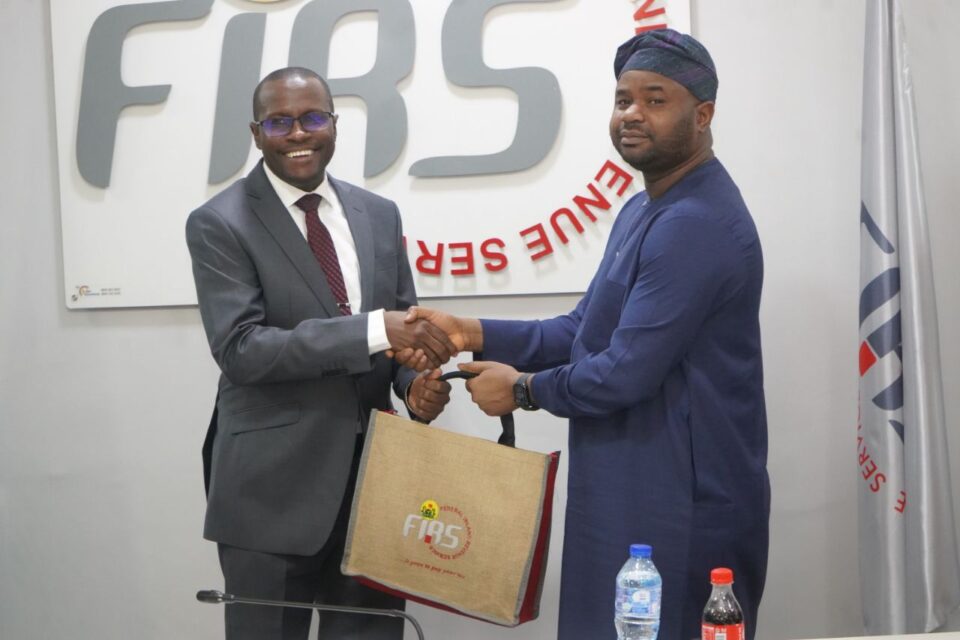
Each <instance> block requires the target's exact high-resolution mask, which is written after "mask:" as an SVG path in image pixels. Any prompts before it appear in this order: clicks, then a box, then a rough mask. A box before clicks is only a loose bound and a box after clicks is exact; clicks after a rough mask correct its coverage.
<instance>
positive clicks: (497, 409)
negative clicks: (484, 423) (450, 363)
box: [459, 361, 520, 416]
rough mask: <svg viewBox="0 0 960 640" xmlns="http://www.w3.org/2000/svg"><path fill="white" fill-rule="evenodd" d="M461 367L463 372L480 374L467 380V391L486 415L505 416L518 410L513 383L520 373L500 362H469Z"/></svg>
mask: <svg viewBox="0 0 960 640" xmlns="http://www.w3.org/2000/svg"><path fill="white" fill-rule="evenodd" d="M459 366H460V370H461V371H469V372H471V373H478V374H480V375H478V376H477V377H476V378H471V379H470V380H467V391H469V392H470V397H471V398H472V399H473V401H474V402H475V403H477V406H478V407H480V409H481V411H483V412H484V413H485V414H487V415H488V416H503V415H506V414H508V413H510V412H512V411H513V410H514V409H516V408H517V403H516V401H514V399H513V383H514V382H516V381H517V378H519V377H520V372H519V371H517V370H516V369H514V368H513V367H511V366H510V365H508V364H503V363H500V362H483V361H481V362H467V363H464V364H461V365H459Z"/></svg>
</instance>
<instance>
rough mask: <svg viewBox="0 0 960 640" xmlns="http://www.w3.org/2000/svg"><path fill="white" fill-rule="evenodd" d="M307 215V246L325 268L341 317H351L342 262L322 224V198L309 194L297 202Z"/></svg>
mask: <svg viewBox="0 0 960 640" xmlns="http://www.w3.org/2000/svg"><path fill="white" fill-rule="evenodd" d="M296 204H297V206H298V207H300V208H301V209H303V212H304V213H305V214H306V215H307V244H309V245H310V250H311V251H313V255H315V256H316V257H317V262H319V263H320V266H321V267H323V272H324V273H325V274H326V276H327V284H328V285H330V291H332V292H333V297H334V299H335V300H336V301H337V306H338V307H339V308H340V313H341V315H345V316H349V315H350V300H349V299H348V298H347V287H346V286H345V285H344V284H343V272H342V271H340V260H338V259H337V248H336V247H334V246H333V238H331V237H330V232H329V231H328V230H327V227H326V225H324V224H323V223H322V222H320V216H319V215H318V214H317V207H319V206H320V196H319V195H317V194H316V193H308V194H307V195H305V196H303V197H302V198H300V199H299V200H297V202H296Z"/></svg>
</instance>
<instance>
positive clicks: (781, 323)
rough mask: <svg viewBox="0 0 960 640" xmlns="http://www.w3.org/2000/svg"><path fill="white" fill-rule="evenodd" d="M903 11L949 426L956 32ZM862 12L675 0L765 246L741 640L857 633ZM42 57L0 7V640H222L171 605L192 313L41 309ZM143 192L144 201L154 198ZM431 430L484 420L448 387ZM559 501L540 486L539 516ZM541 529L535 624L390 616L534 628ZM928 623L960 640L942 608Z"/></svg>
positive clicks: (31, 21)
mask: <svg viewBox="0 0 960 640" xmlns="http://www.w3.org/2000/svg"><path fill="white" fill-rule="evenodd" d="M580 1H581V2H588V1H589V2H597V1H600V0H580ZM604 1H613V0H604ZM904 4H906V5H907V7H906V17H907V20H908V22H907V28H908V38H909V42H910V44H911V48H912V52H913V59H914V65H913V67H914V80H915V84H916V92H917V106H918V110H919V114H920V118H921V131H920V136H921V144H922V149H921V150H922V160H923V163H924V169H925V178H926V184H927V202H928V209H929V218H930V227H931V235H932V238H933V251H934V266H935V270H936V278H937V281H936V286H937V293H938V295H939V304H940V313H941V316H940V327H941V345H942V356H943V358H942V359H943V367H944V369H943V373H944V388H945V392H946V394H945V395H946V401H947V416H948V420H952V421H953V422H954V423H955V422H956V420H957V418H958V417H960V399H958V396H957V394H956V393H955V391H956V390H957V388H958V384H960V336H958V332H957V330H956V327H957V326H958V325H960V323H958V320H960V282H958V278H957V277H956V276H955V274H956V272H957V270H958V266H960V256H958V253H957V252H956V251H955V250H954V248H953V246H952V245H953V242H954V240H955V239H956V238H957V237H960V234H958V226H960V223H958V221H957V220H958V218H957V216H956V215H953V209H952V205H953V204H954V203H955V202H957V200H958V196H960V193H958V191H960V186H958V184H957V180H956V179H955V177H954V176H955V173H956V171H955V169H954V167H955V166H957V162H955V160H957V155H958V152H957V148H958V143H960V125H958V124H957V123H956V120H955V117H954V112H955V105H957V104H960V88H958V86H957V83H956V82H952V75H953V70H952V66H951V64H950V62H951V58H952V56H951V50H950V45H951V44H952V43H953V42H954V40H955V37H954V34H956V33H958V32H960V29H958V27H960V5H957V4H956V3H950V2H949V0H909V1H908V2H905V3H904ZM863 10H864V2H863V1H860V0H858V1H852V0H833V1H831V0H817V1H813V0H806V1H804V2H800V1H799V0H795V1H793V2H785V1H783V2H770V1H769V0H723V1H722V2H720V1H719V0H698V1H695V2H694V30H695V33H697V34H698V35H699V36H700V37H701V38H702V39H703V40H704V41H705V42H706V44H707V45H708V46H709V48H710V49H711V52H712V53H713V55H714V58H715V59H716V62H717V64H718V67H719V71H720V78H721V84H720V97H719V103H718V116H717V126H716V133H717V135H716V139H717V145H716V146H717V151H718V155H719V156H720V158H721V159H722V160H723V161H724V162H725V163H726V165H727V167H728V169H729V170H730V171H731V173H732V174H733V175H734V177H735V178H736V179H737V180H738V182H739V184H740V187H741V189H742V190H743V192H744V194H745V196H746V199H747V202H748V204H749V205H750V207H751V209H752V211H753V213H754V216H755V218H756V220H757V224H758V226H759V229H760V233H761V238H762V240H763V243H764V249H765V254H766V264H767V276H766V287H765V290H764V299H763V308H762V321H763V331H764V336H763V337H764V355H765V363H766V371H767V378H766V380H767V385H766V387H767V398H768V407H769V424H770V464H769V467H770V473H771V477H772V483H773V491H774V493H773V516H772V522H771V527H772V543H771V558H770V571H769V577H768V588H767V592H766V595H765V598H764V601H763V604H762V607H761V613H760V623H759V628H758V636H759V637H761V638H764V639H775V640H776V639H787V638H800V637H827V636H844V635H854V634H856V633H858V632H859V630H860V618H859V604H860V600H859V586H858V577H857V525H856V489H857V482H858V478H857V467H856V462H855V450H856V446H855V445H856V443H855V424H856V422H855V421H856V396H857V388H856V349H857V327H856V322H857V301H858V295H859V290H858V283H857V277H858V276H857V274H858V267H857V264H858V262H857V252H858V247H857V243H858V239H859V218H858V216H859V202H858V201H859V194H858V181H859V135H860V132H859V119H860V82H861V61H862V43H863ZM611 53H612V52H611ZM50 62H51V61H50V35H49V28H48V5H47V3H46V2H37V1H36V0H0V80H2V87H3V89H2V91H3V99H2V101H0V149H2V150H3V155H2V156H0V192H2V193H3V194H4V196H5V197H4V199H3V200H2V204H0V210H2V218H0V219H2V223H3V226H2V227H0V229H2V231H0V300H2V306H0V309H2V314H0V336H2V338H0V638H2V639H3V640H21V639H32V638H61V637H63V638H66V637H70V638H77V639H80V640H87V639H90V640H93V639H101V638H142V639H146V640H167V639H179V638H217V637H221V624H220V617H221V615H222V610H221V609H220V608H218V607H212V606H208V605H201V604H199V603H196V602H195V601H194V600H193V594H194V593H195V591H196V590H197V589H199V588H208V587H209V588H216V587H218V586H219V585H220V584H221V579H220V574H219V568H218V566H217V562H216V553H215V548H214V545H213V544H212V543H209V542H205V541H203V540H202V539H201V537H200V530H201V522H202V515H203V506H204V505H203V495H202V480H201V474H200V460H199V449H200V444H201V442H202V438H203V433H204V428H205V424H206V420H207V418H208V415H209V411H210V408H211V402H212V400H213V393H214V384H215V380H216V370H215V367H214V365H213V363H212V361H211V359H210V357H209V355H208V354H207V350H206V344H205V341H204V337H203V335H202V331H201V328H200V324H199V317H198V314H197V311H196V309H193V308H180V309H152V310H113V311H98V312H68V311H67V310H66V309H65V308H64V307H63V304H62V290H63V282H62V275H61V274H62V260H61V257H60V240H59V237H60V233H59V211H58V206H59V205H58V201H57V196H56V195H55V194H56V193H57V172H56V159H55V157H54V148H55V139H54V133H53V131H54V123H53V94H52V73H51V70H50V69H51V66H50ZM597 72H598V73H609V70H608V69H598V70H597ZM597 117H598V118H600V119H601V120H603V119H605V118H606V114H597ZM185 151H186V152H189V150H185ZM148 197H152V198H162V197H163V192H162V185H157V192H156V193H152V194H148ZM401 204H402V203H401ZM574 302H575V299H574V298H572V297H527V298H509V299H503V298H501V299H481V300H445V301H442V302H438V303H436V306H440V307H442V308H445V309H448V310H451V311H454V312H457V313H462V314H468V315H469V314H482V315H486V316H499V317H537V316H546V315H551V314H555V313H560V312H562V311H565V310H566V309H567V308H569V307H570V306H571V305H572V304H573V303H574ZM458 391H460V390H458ZM440 422H441V423H448V424H458V425H460V424H463V425H469V428H470V429H471V430H475V431H480V430H482V429H487V428H488V427H489V432H490V433H491V434H492V433H493V432H494V430H495V423H494V422H492V421H488V420H487V419H486V418H483V417H482V416H480V414H479V413H478V412H477V411H476V410H475V409H473V408H472V407H471V406H470V405H469V403H468V402H467V401H466V399H465V394H464V393H459V394H457V397H456V398H455V400H454V402H453V403H452V406H451V408H450V409H449V412H448V414H446V415H445V417H444V418H443V419H441V421H440ZM518 429H519V440H520V443H521V445H522V446H525V447H527V448H532V449H539V450H544V451H546V450H550V449H564V448H565V444H566V426H565V424H564V423H563V422H562V421H561V420H558V419H554V418H551V417H549V416H546V415H535V416H533V415H522V416H519V417H518ZM951 436H953V443H952V444H953V447H952V461H953V468H954V474H953V488H954V495H955V496H960V490H958V487H960V459H958V458H960V456H958V455H957V451H958V450H960V443H958V442H957V435H956V431H955V430H954V432H953V433H951ZM564 480H565V475H561V477H560V479H559V483H558V486H560V485H562V483H563V482H564ZM564 497H565V493H564V492H563V491H561V492H560V493H559V496H558V503H557V507H558V512H559V513H562V504H563V500H564ZM958 507H960V505H958ZM560 532H561V520H559V519H558V520H557V522H556V526H555V536H554V541H553V544H554V546H553V549H554V552H553V555H552V558H551V563H550V566H549V574H548V575H549V583H548V585H547V588H546V590H545V592H544V596H543V611H542V615H541V619H540V620H539V621H536V622H534V623H531V624H528V625H526V626H524V627H521V628H520V629H516V630H503V629H499V628H496V627H492V626H490V625H485V624H481V623H476V622H472V621H468V620H465V619H461V618H457V617H453V616H449V615H447V614H441V613H438V612H434V611H431V610H425V609H423V608H420V607H412V608H411V610H412V611H413V612H414V613H415V615H417V617H418V618H419V619H420V621H421V623H422V624H423V626H424V629H425V631H426V633H427V636H428V637H430V638H450V637H457V638H463V639H466V640H471V639H480V638H508V637H509V638H524V639H534V638H537V639H539V638H552V637H555V632H556V622H555V620H556V614H557V595H558V579H559V549H560V543H561V539H560V535H559V534H560ZM584 553H589V549H586V550H584ZM951 628H952V629H960V616H958V617H957V619H956V620H954V621H953V624H952V626H951ZM408 637H410V634H408ZM665 640H669V639H665Z"/></svg>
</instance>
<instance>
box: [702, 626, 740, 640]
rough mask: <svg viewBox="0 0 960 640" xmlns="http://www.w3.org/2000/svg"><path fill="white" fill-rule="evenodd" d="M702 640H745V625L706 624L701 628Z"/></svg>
mask: <svg viewBox="0 0 960 640" xmlns="http://www.w3.org/2000/svg"><path fill="white" fill-rule="evenodd" d="M700 629H701V631H700V638H701V639H702V640H744V633H743V623H742V622H741V623H739V624H710V623H707V622H704V623H703V625H702V626H701V627H700Z"/></svg>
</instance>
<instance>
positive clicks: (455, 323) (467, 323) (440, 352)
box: [384, 307, 483, 371]
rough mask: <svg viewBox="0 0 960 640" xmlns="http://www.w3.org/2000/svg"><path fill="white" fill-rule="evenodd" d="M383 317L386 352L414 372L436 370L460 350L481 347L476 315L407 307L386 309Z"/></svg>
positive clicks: (471, 349)
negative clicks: (387, 349)
mask: <svg viewBox="0 0 960 640" xmlns="http://www.w3.org/2000/svg"><path fill="white" fill-rule="evenodd" d="M384 319H385V321H386V325H387V339H388V340H389V341H390V350H389V351H387V355H389V356H390V357H392V358H393V359H395V360H396V361H397V362H398V363H399V364H401V365H403V366H405V367H409V368H411V369H415V370H417V371H424V370H425V369H436V368H437V367H439V366H440V365H442V364H446V363H447V362H448V361H449V360H450V358H452V357H453V356H455V355H457V354H458V353H460V352H461V351H480V350H482V349H483V329H482V328H481V325H480V321H479V320H477V319H476V318H458V317H457V316H452V315H450V314H449V313H444V312H442V311H437V310H435V309H427V308H426V307H410V308H409V309H408V310H407V311H387V312H386V313H385V314H384Z"/></svg>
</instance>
